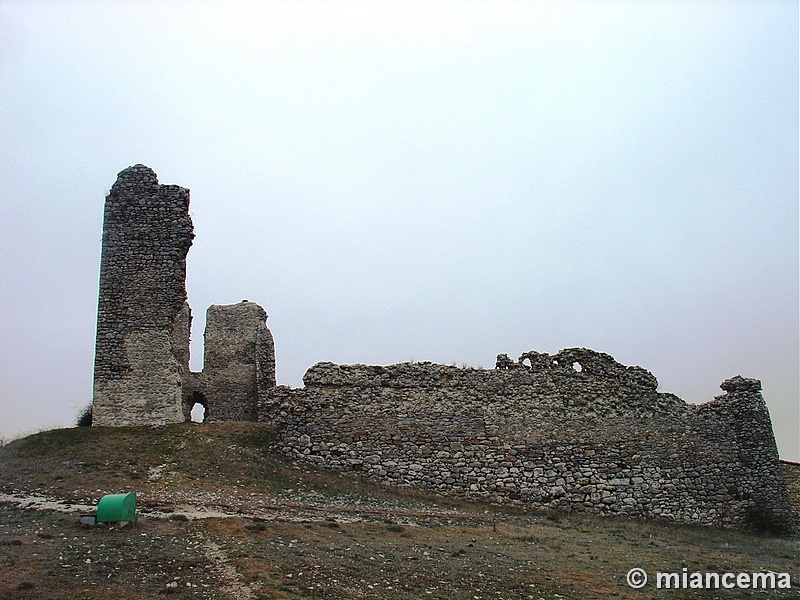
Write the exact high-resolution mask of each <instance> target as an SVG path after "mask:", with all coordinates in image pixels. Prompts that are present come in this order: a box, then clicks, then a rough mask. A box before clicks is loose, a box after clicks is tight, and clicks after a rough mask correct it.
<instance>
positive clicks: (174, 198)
mask: <svg viewBox="0 0 800 600" xmlns="http://www.w3.org/2000/svg"><path fill="white" fill-rule="evenodd" d="M193 237H194V233H193V228H192V220H191V218H190V217H189V190H188V189H186V188H182V187H179V186H177V185H160V184H159V183H158V178H157V176H156V174H155V173H154V172H153V171H152V170H151V169H149V168H148V167H146V166H144V165H134V166H132V167H129V168H127V169H125V170H124V171H122V172H121V173H119V175H118V176H117V181H116V183H114V185H113V186H112V187H111V192H110V193H109V194H108V196H107V197H106V203H105V214H104V218H103V249H102V258H101V262H100V294H99V301H98V310H97V340H96V346H95V364H94V391H93V411H92V417H93V424H94V425H111V426H120V425H159V424H166V423H175V422H179V421H183V420H185V418H184V411H183V400H182V383H183V379H184V378H185V376H186V374H187V373H188V371H189V324H190V322H191V313H190V311H189V307H188V305H187V304H186V254H187V253H188V251H189V247H190V246H191V245H192V239H193Z"/></svg>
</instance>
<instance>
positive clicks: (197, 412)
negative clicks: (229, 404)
mask: <svg viewBox="0 0 800 600" xmlns="http://www.w3.org/2000/svg"><path fill="white" fill-rule="evenodd" d="M186 405H187V406H189V407H190V408H189V420H190V421H191V422H192V423H203V422H204V421H205V420H206V419H207V418H208V405H207V404H206V399H205V396H203V394H201V393H200V392H192V395H191V396H189V400H188V401H187V402H186Z"/></svg>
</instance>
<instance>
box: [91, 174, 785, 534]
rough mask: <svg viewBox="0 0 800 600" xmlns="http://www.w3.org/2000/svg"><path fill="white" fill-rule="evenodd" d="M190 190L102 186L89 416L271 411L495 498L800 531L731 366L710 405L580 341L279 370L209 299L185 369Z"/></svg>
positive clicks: (371, 470) (744, 385)
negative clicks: (195, 365) (193, 366)
mask: <svg viewBox="0 0 800 600" xmlns="http://www.w3.org/2000/svg"><path fill="white" fill-rule="evenodd" d="M188 208H189V191H188V190H186V189H184V188H181V187H178V186H170V185H160V184H159V183H158V179H157V177H156V175H155V173H153V171H151V170H150V169H149V168H147V167H145V166H143V165H135V166H133V167H130V168H128V169H125V170H124V171H122V172H121V173H120V174H119V176H118V179H117V182H116V183H115V184H114V185H113V187H112V188H111V192H110V194H109V195H108V197H107V198H106V207H105V222H104V229H103V255H102V261H101V271H100V298H99V307H98V325H97V343H96V356H95V381H94V400H93V403H94V408H93V424H95V425H106V426H108V425H113V426H119V425H161V424H165V423H174V422H180V421H184V420H188V419H189V413H190V410H191V408H192V406H193V405H194V404H195V403H199V404H201V405H203V406H204V407H205V408H206V420H212V421H213V420H259V421H264V422H270V423H272V424H274V425H275V426H276V428H277V431H278V437H277V441H276V447H277V448H278V449H279V450H281V451H282V452H284V453H285V454H287V455H288V456H290V457H292V458H294V459H296V460H302V461H307V462H311V463H315V464H318V465H320V466H324V467H326V468H332V469H340V470H353V471H358V472H360V473H363V474H364V475H366V476H368V477H371V478H373V479H375V480H378V481H382V482H386V483H390V484H393V485H398V486H416V487H420V488H424V489H428V490H431V491H434V492H437V493H440V494H450V495H452V494H455V495H460V496H464V497H471V498H476V499H485V500H490V501H493V502H500V503H514V504H521V505H526V506H533V507H548V508H558V509H565V510H578V511H587V512H594V513H600V514H615V515H627V516H632V517H644V518H658V519H665V520H671V521H675V522H681V523H697V524H703V525H717V526H733V527H745V528H761V529H764V528H766V529H769V530H772V531H778V532H793V531H795V526H794V518H793V515H792V513H791V509H790V505H789V499H788V494H787V488H786V484H785V481H784V479H783V475H782V470H781V466H780V463H779V460H778V452H777V447H776V444H775V438H774V435H773V431H772V424H771V421H770V417H769V412H768V410H767V407H766V404H765V402H764V399H763V398H762V396H761V384H760V382H759V381H757V380H754V379H745V378H742V377H739V376H737V377H734V378H732V379H728V380H726V381H724V382H723V383H722V385H721V387H722V389H723V391H724V392H725V394H723V395H721V396H718V397H717V398H715V399H714V400H713V401H711V402H708V403H706V404H703V405H690V404H687V403H686V402H684V401H683V400H681V399H680V398H678V397H676V396H674V395H672V394H665V393H660V392H658V391H657V388H658V382H657V380H656V378H655V377H654V376H653V375H652V374H651V373H649V372H648V371H646V370H645V369H642V368H641V367H629V366H625V365H622V364H620V363H618V362H617V361H615V360H614V359H613V358H612V357H611V356H609V355H607V354H602V353H599V352H595V351H592V350H588V349H585V348H569V349H566V350H562V351H561V352H559V353H557V354H555V355H549V354H546V353H540V352H535V351H531V352H527V353H525V354H523V355H522V356H520V357H519V359H517V360H516V361H514V360H512V359H510V358H509V357H508V356H506V355H505V354H501V355H499V356H498V357H497V363H496V368H495V369H472V368H457V367H451V366H445V365H437V364H432V363H402V364H397V365H391V366H375V365H335V364H332V363H318V364H317V365H315V366H313V367H311V368H310V369H309V370H308V371H307V372H306V374H305V377H304V384H305V387H303V388H299V389H293V388H289V387H286V386H277V387H276V384H275V349H274V343H273V339H272V335H271V333H270V332H269V329H268V328H267V326H266V320H267V314H266V312H265V311H264V309H263V308H261V307H260V306H258V305H257V304H255V303H252V302H247V301H243V302H241V303H239V304H233V305H214V306H212V307H210V308H209V309H208V313H207V324H206V331H205V365H204V369H203V371H202V372H201V373H192V372H190V371H189V331H190V326H191V319H192V317H191V311H190V309H189V305H188V303H186V287H185V277H186V254H187V252H188V250H189V247H190V246H191V243H192V237H193V234H192V223H191V219H190V217H189V213H188Z"/></svg>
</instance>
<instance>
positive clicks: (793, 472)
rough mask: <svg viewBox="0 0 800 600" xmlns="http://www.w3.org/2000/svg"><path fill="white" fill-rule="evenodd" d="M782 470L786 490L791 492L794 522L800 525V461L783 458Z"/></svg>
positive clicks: (790, 501) (790, 498)
mask: <svg viewBox="0 0 800 600" xmlns="http://www.w3.org/2000/svg"><path fill="white" fill-rule="evenodd" d="M781 470H782V471H783V479H784V481H785V482H786V491H787V493H788V494H789V504H790V505H791V507H792V515H793V516H794V522H795V524H797V525H800V463H796V462H790V461H788V460H782V461H781Z"/></svg>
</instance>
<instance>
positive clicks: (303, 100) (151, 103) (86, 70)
mask: <svg viewBox="0 0 800 600" xmlns="http://www.w3.org/2000/svg"><path fill="white" fill-rule="evenodd" d="M0 128H1V129H0V137H1V138H2V140H3V141H2V144H0V153H2V154H1V155H0V158H1V159H2V160H0V238H1V239H0V278H1V279H0V281H2V305H1V306H0V437H5V438H6V439H8V438H9V437H14V436H18V435H20V434H22V433H25V432H30V431H33V430H38V429H41V428H47V427H52V426H63V425H70V424H72V423H73V422H74V419H75V416H76V413H77V412H78V410H79V409H80V408H81V407H82V406H84V405H85V404H87V403H88V402H89V400H90V398H91V389H92V361H93V354H94V332H95V315H96V308H97V281H98V272H99V261H100V236H101V227H102V215H103V201H104V198H105V195H106V194H107V193H108V189H109V188H110V186H111V185H112V184H113V183H114V180H115V179H116V174H117V173H118V172H119V171H121V170H122V169H124V168H126V167H128V166H130V165H132V164H135V163H144V164H146V165H148V166H150V167H151V168H152V169H154V170H155V171H156V173H157V174H158V176H159V179H160V181H161V183H174V184H178V185H181V186H184V187H187V188H190V189H191V207H190V210H191V213H192V216H193V219H194V223H195V229H196V234H197V237H196V239H195V243H194V246H193V247H192V249H191V251H190V252H189V257H188V281H187V286H188V292H189V301H190V302H191V305H192V308H193V310H194V315H195V321H194V327H193V342H192V353H193V356H192V366H193V368H194V369H197V370H199V369H200V368H201V367H202V332H203V326H204V316H205V310H206V308H207V307H208V305H210V304H212V303H230V302H238V301H239V300H242V299H244V298H246V299H248V300H251V301H254V302H258V303H259V304H261V305H262V306H264V308H265V309H266V310H267V312H268V313H269V314H270V317H269V321H268V325H269V327H270V328H271V330H272V332H273V334H274V336H275V342H276V351H277V362H278V365H277V368H278V381H279V383H283V384H289V385H293V386H299V385H301V384H302V381H301V379H302V375H303V373H304V372H305V370H306V369H307V368H308V367H310V366H311V365H312V364H314V363H315V362H318V361H321V360H331V361H334V362H341V363H352V362H366V363H379V364H388V363H393V362H401V361H408V360H412V359H413V360H417V361H422V360H431V361H436V362H442V363H447V364H450V363H456V364H458V365H462V364H468V365H472V366H483V367H493V366H494V361H495V356H496V355H497V354H498V353H501V352H504V353H508V354H509V355H511V356H512V357H516V356H519V354H521V353H522V352H525V351H527V350H538V351H546V352H551V353H552V352H556V351H558V350H559V349H561V348H565V347H570V346H585V347H590V348H593V349H595V350H599V351H602V352H607V353H610V354H612V355H613V356H615V357H616V358H617V360H619V361H620V362H622V363H624V364H629V365H633V364H638V365H641V366H643V367H645V368H646V369H648V370H650V371H651V372H652V373H653V374H654V375H655V376H656V377H657V378H658V379H659V382H660V389H661V390H662V391H668V392H673V393H676V394H678V395H679V396H680V397H682V398H684V399H685V400H687V401H689V402H705V401H708V400H710V399H711V398H712V397H714V396H715V395H717V394H720V393H722V392H721V391H720V390H719V389H718V386H719V384H720V383H721V382H722V381H723V380H724V379H727V378H729V377H732V376H734V375H737V374H741V375H743V376H746V377H755V378H758V379H761V380H762V381H763V385H764V395H765V398H766V400H767V403H768V405H769V408H770V411H771V414H772V419H773V423H774V425H775V430H776V434H777V438H778V444H779V448H780V452H781V455H782V457H783V458H787V459H794V460H797V459H799V458H800V451H799V450H798V427H799V425H798V421H800V417H799V416H798V360H799V357H798V7H797V3H796V2H793V1H785V2H777V1H776V2H769V1H765V0H759V1H754V2H724V1H713V2H706V3H704V2H699V1H697V2H688V1H687V2H677V1H674V2H633V1H630V2H602V1H592V2H588V1H587V2H564V1H558V2H550V3H547V2H463V1H458V2H445V1H441V2H239V3H237V2H205V3H201V2H197V1H192V2H185V3H184V2H152V3H147V2H111V1H104V2H77V1H74V2H71V1H65V0H60V1H58V2H55V1H53V2H36V1H32V0H25V1H13V0H12V1H9V0H6V1H4V2H0Z"/></svg>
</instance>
